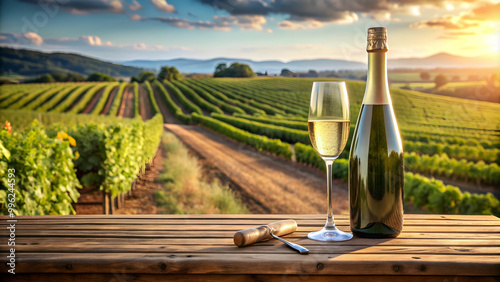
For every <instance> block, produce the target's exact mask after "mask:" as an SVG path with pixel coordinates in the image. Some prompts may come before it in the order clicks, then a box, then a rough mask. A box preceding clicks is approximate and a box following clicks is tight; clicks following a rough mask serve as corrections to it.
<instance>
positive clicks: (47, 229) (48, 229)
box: [16, 224, 500, 236]
mask: <svg viewBox="0 0 500 282" xmlns="http://www.w3.org/2000/svg"><path fill="white" fill-rule="evenodd" d="M246 228H249V226H247V225H231V226H226V225H224V226H221V225H208V224H207V225H142V226H140V227H139V226H134V225H60V226H57V225H39V226H36V225H22V224H16V231H19V234H20V235H21V236H26V234H39V233H37V232H42V233H43V234H51V233H52V232H53V234H64V232H67V233H68V234H73V231H79V232H82V233H85V234H91V233H92V232H101V233H103V232H104V233H105V232H116V233H126V232H130V234H136V233H142V232H146V233H148V232H149V233H150V234H154V233H155V232H156V233H159V232H162V231H174V230H177V231H183V230H185V231H188V230H189V231H230V232H236V231H238V230H241V229H246ZM321 228H322V226H299V227H298V228H297V232H311V231H316V230H319V229H321ZM337 228H338V229H340V230H342V231H345V232H350V227H349V226H337ZM40 229H43V230H40ZM403 232H438V233H499V234H500V225H498V226H453V227H450V226H404V227H403ZM101 233H97V234H101Z"/></svg>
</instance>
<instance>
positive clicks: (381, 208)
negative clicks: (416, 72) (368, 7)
mask: <svg viewBox="0 0 500 282" xmlns="http://www.w3.org/2000/svg"><path fill="white" fill-rule="evenodd" d="M366 50H367V52H368V75H367V82H366V90H365V96H364V99H363V105H362V106H361V110H360V113H359V117H358V121H357V123H356V129H355V131H354V136H353V139H352V143H351V151H350V156H349V204H350V221H351V231H352V232H353V234H355V235H357V236H359V237H372V238H384V237H396V236H398V235H399V233H401V231H402V229H403V187H404V161H403V145H402V143H401V137H400V135H399V129H398V124H397V123H396V117H395V116H394V110H393V108H392V102H391V96H390V94H389V87H388V84H387V67H386V65H387V31H386V29H385V28H383V27H374V28H370V29H368V44H367V48H366Z"/></svg>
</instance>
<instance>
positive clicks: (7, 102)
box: [0, 85, 53, 109]
mask: <svg viewBox="0 0 500 282" xmlns="http://www.w3.org/2000/svg"><path fill="white" fill-rule="evenodd" d="M50 87H53V86H49V85H44V86H41V87H40V88H38V89H37V90H35V93H40V92H43V91H45V90H47V89H49V88H50ZM32 95H33V92H32V93H29V92H26V91H21V92H18V93H15V94H12V95H11V96H9V97H7V98H6V99H4V100H3V101H2V102H1V103H0V108H1V109H7V108H9V107H11V106H15V105H16V104H18V103H20V101H22V100H23V99H26V98H27V97H28V98H29V97H32Z"/></svg>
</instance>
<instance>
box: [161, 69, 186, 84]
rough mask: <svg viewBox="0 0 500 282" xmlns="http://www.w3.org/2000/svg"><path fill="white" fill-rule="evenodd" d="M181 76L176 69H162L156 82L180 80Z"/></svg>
mask: <svg viewBox="0 0 500 282" xmlns="http://www.w3.org/2000/svg"><path fill="white" fill-rule="evenodd" d="M181 79H182V74H181V73H180V72H179V70H178V69H177V68H176V67H168V66H165V67H162V68H161V70H160V73H159V74H158V80H159V81H163V80H181Z"/></svg>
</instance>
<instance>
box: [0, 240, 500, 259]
mask: <svg viewBox="0 0 500 282" xmlns="http://www.w3.org/2000/svg"><path fill="white" fill-rule="evenodd" d="M293 242H294V243H297V242H296V241H293ZM61 243H62V242H61ZM61 243H60V244H55V243H54V244H44V245H17V246H16V253H18V254H19V253H45V252H49V253H53V252H55V253H163V254H172V253H219V254H222V253H224V254H234V253H238V254H250V253H252V254H293V253H294V251H293V250H291V249H289V248H287V247H286V246H285V245H284V244H283V243H279V244H273V245H267V246H266V245H254V246H252V247H247V248H237V247H236V246H234V245H232V244H225V245H215V244H182V245H173V244H165V245H140V244H137V245H110V244H92V245H84V244H80V245H66V244H61ZM304 247H307V248H308V249H309V251H310V253H311V254H415V255H416V254H440V255H444V254H450V255H500V246H498V247H478V246H473V247H471V246H460V247H457V246H437V247H436V246H433V247H431V246H425V247H420V246H417V247H415V246H344V245H338V246H334V247H331V246H325V245H310V246H308V245H304ZM0 251H2V252H5V253H8V251H9V247H8V246H1V247H0ZM20 256H22V255H20Z"/></svg>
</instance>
